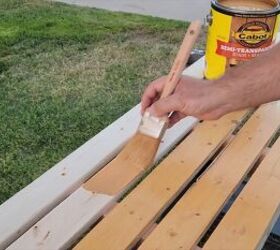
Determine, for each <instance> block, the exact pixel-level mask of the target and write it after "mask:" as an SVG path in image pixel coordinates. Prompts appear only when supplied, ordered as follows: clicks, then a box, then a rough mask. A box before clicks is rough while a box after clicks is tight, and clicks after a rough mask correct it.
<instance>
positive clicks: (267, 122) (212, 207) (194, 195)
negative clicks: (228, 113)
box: [139, 102, 280, 249]
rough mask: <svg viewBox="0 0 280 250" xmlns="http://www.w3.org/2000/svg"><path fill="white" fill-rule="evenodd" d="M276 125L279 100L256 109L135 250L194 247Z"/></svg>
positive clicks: (250, 165)
mask: <svg viewBox="0 0 280 250" xmlns="http://www.w3.org/2000/svg"><path fill="white" fill-rule="evenodd" d="M279 125H280V107H279V102H277V103H271V104H267V105H264V106H262V107H261V108H259V109H258V110H257V111H256V113H255V114H254V115H253V116H252V117H251V118H250V119H249V121H248V122H247V123H246V124H245V125H244V127H243V128H242V129H241V131H240V132H239V134H238V135H237V137H236V138H234V140H233V141H232V142H231V144H230V145H229V146H228V147H227V148H226V150H225V151H224V152H223V154H222V155H221V156H220V157H219V158H218V159H216V161H215V162H214V163H213V165H212V166H211V168H210V169H209V170H208V171H207V172H205V174H204V175H203V176H202V177H201V178H200V179H199V180H198V181H197V182H196V184H195V185H194V186H192V187H191V188H190V190H188V192H186V194H185V195H184V196H183V197H182V198H181V199H180V200H179V201H178V203H177V204H176V205H175V206H174V208H173V209H172V210H171V211H170V212H169V214H167V216H166V217H165V218H164V219H163V220H162V221H161V223H160V224H159V225H158V227H157V228H156V229H155V230H154V231H153V232H152V233H151V235H150V236H148V237H147V239H146V241H144V242H143V245H142V246H140V248H139V249H180V248H182V249H190V248H192V247H194V246H195V245H196V244H197V243H198V241H199V240H200V238H201V237H202V235H203V233H205V232H206V230H207V229H208V228H209V226H210V225H211V222H212V221H213V220H214V219H215V217H216V216H217V215H218V213H219V212H220V211H221V209H222V208H223V205H224V204H225V202H226V201H227V200H228V199H229V198H230V196H231V194H232V193H233V192H234V191H235V190H236V188H237V187H238V185H239V184H240V183H241V181H242V179H243V178H244V177H245V176H246V174H247V173H248V171H249V170H250V169H251V168H252V167H253V165H254V163H255V161H256V160H257V158H258V157H259V155H260V153H261V151H262V150H263V148H264V147H265V146H266V145H267V143H268V142H269V139H270V138H271V137H272V136H273V135H274V134H275V132H276V131H277V129H278V127H279Z"/></svg>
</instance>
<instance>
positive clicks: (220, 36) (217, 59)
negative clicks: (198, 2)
mask: <svg viewBox="0 0 280 250" xmlns="http://www.w3.org/2000/svg"><path fill="white" fill-rule="evenodd" d="M211 15H212V24H211V25H210V26H209V29H208V37H207V46H206V69H205V77H206V78H207V79H215V78H218V77H220V76H222V75H223V74H224V73H225V71H226V69H227V68H228V67H230V66H233V65H237V64H240V63H242V62H244V61H248V60H250V59H252V58H254V57H256V56H258V55H259V54H260V53H262V52H265V51H267V50H268V49H269V48H270V47H271V46H272V45H273V43H274V41H275V38H276V34H277V30H278V25H279V16H277V15H274V16H271V15H270V16H267V17H265V16H261V17H255V16H254V17H250V16H249V17H248V16H234V15H232V16H231V15H226V14H223V13H221V12H219V11H217V10H215V9H212V10H211Z"/></svg>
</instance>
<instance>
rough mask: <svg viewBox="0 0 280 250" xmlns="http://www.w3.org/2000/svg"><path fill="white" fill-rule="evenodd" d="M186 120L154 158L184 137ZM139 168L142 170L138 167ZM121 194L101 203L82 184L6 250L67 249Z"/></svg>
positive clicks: (173, 130) (167, 135) (157, 157)
mask: <svg viewBox="0 0 280 250" xmlns="http://www.w3.org/2000/svg"><path fill="white" fill-rule="evenodd" d="M189 122H190V120H189V119H187V120H185V121H182V123H183V124H182V123H181V124H180V125H179V124H178V126H176V127H174V129H172V130H169V131H168V132H167V134H166V136H165V137H164V140H163V143H162V144H161V145H160V148H159V152H158V154H157V156H156V159H155V160H156V161H158V160H159V159H161V158H162V157H163V156H164V155H165V154H166V153H167V152H168V151H169V149H170V148H172V147H173V145H175V144H177V143H178V141H179V140H180V139H181V138H182V137H183V136H184V134H185V131H183V130H182V129H180V128H183V127H185V128H188V129H189V128H191V127H190V124H189ZM193 124H195V123H193ZM139 171H140V172H141V170H139ZM131 184H132V183H131ZM129 187H130V186H127V187H126V189H127V188H129ZM126 189H125V190H126ZM125 190H122V191H125ZM96 195H97V196H96ZM100 195H104V194H100ZM120 195H121V193H118V194H116V195H113V196H111V195H106V197H107V200H106V201H105V202H104V203H103V202H102V204H100V199H99V196H98V194H97V193H94V192H92V191H88V190H86V189H84V188H83V186H82V187H80V188H79V189H78V190H77V191H76V192H74V193H72V194H71V195H70V196H69V197H68V198H66V199H65V200H64V201H63V202H61V203H60V204H59V205H58V206H57V207H56V208H54V209H53V210H52V211H51V212H50V213H49V214H47V215H46V216H45V217H44V218H42V219H41V220H40V221H38V222H37V223H36V224H35V225H33V226H32V227H31V228H30V229H29V230H28V231H27V232H26V233H25V234H23V235H22V236H21V237H20V238H19V239H18V240H16V241H15V242H14V243H13V244H12V245H10V247H8V249H22V248H21V246H25V247H26V249H46V250H48V249H57V248H67V247H69V246H71V244H72V243H73V242H74V241H75V240H76V239H77V238H79V237H80V235H81V234H83V233H84V232H85V231H86V230H87V229H88V228H89V227H90V225H92V224H93V223H94V222H95V221H96V220H97V219H98V218H100V216H101V215H102V214H103V213H104V211H105V210H106V209H108V208H109V207H111V206H112V205H114V204H115V201H116V200H117V199H118V198H119V197H120ZM89 196H90V197H89ZM84 197H89V198H88V201H90V202H89V203H87V206H85V204H84V202H82V201H83V200H84ZM58 218H63V220H58ZM63 221H67V222H68V223H63ZM60 222H62V224H60ZM38 228H40V234H38V233H37V234H34V231H38ZM36 229H37V230H36ZM62 229H63V230H62ZM48 232H51V234H50V236H49V237H44V236H45V235H47V233H48ZM61 232H63V234H61Z"/></svg>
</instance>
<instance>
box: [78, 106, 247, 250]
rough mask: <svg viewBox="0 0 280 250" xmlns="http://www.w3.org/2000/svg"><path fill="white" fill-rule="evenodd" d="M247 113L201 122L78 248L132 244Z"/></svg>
mask: <svg viewBox="0 0 280 250" xmlns="http://www.w3.org/2000/svg"><path fill="white" fill-rule="evenodd" d="M245 114H246V111H243V112H236V113H232V114H229V115H227V116H225V117H223V118H222V119H220V120H219V121H212V122H203V123H202V124H199V125H198V126H197V127H196V128H195V130H194V131H193V132H192V133H191V134H190V135H189V136H188V137H187V138H186V139H185V140H184V141H183V142H182V143H181V144H180V145H179V146H177V147H176V149H174V151H173V152H172V153H171V154H170V155H169V156H168V157H167V158H166V159H165V160H164V161H163V162H162V163H161V164H160V165H159V166H158V167H157V168H156V169H155V170H154V171H153V172H152V173H151V174H150V175H149V176H148V177H146V179H144V180H143V181H142V182H141V183H140V184H139V186H138V187H137V188H136V189H135V190H133V191H132V193H130V194H129V195H128V196H127V197H126V199H125V200H123V201H122V202H121V203H120V204H119V205H117V206H116V207H115V208H114V209H113V210H112V212H111V213H109V214H108V215H107V216H106V217H105V218H104V219H103V220H102V221H101V222H100V223H99V224H98V225H97V226H96V227H95V228H94V229H93V230H92V231H91V232H90V233H89V234H88V235H87V236H86V237H85V238H84V239H83V240H82V241H81V242H80V243H79V244H78V245H77V246H76V247H75V249H76V250H86V249H106V250H110V249H112V250H113V249H126V248H128V247H129V246H131V244H132V243H133V242H135V240H137V238H138V235H139V234H140V233H141V231H142V230H143V228H145V227H147V226H148V225H149V224H151V223H152V222H153V221H154V220H155V218H156V217H157V215H158V214H159V213H160V211H162V210H163V209H164V207H166V206H167V205H168V204H170V202H171V201H172V200H173V199H174V198H175V197H176V195H177V194H178V192H180V190H182V188H184V187H185V186H186V185H187V184H188V183H189V181H190V180H191V179H192V177H194V175H195V174H196V173H197V172H198V171H199V170H200V169H201V167H202V166H203V163H205V162H206V161H207V160H208V159H209V158H210V157H211V156H212V155H213V153H214V152H215V151H216V150H217V149H218V148H219V146H220V145H221V144H222V143H223V142H224V141H225V140H226V139H227V138H228V136H229V135H230V134H231V132H232V131H233V130H234V129H235V128H236V126H238V124H239V122H240V121H241V120H242V117H244V115H245ZM217 131H219V133H217ZM105 190H106V191H107V189H105ZM124 230H125V231H124Z"/></svg>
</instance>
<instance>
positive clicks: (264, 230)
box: [203, 140, 280, 250]
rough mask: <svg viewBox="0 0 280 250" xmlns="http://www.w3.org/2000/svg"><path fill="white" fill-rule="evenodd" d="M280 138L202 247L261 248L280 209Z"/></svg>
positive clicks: (209, 248)
mask: <svg viewBox="0 0 280 250" xmlns="http://www.w3.org/2000/svg"><path fill="white" fill-rule="evenodd" d="M279 187H280V140H278V141H277V142H276V144H275V145H274V146H273V148H272V149H271V151H270V152H269V153H268V155H267V156H266V157H265V159H264V161H263V162H262V163H261V165H260V166H259V167H258V169H257V170H256V172H255V173H254V175H253V176H252V177H251V179H250V180H249V183H248V184H247V186H245V188H244V190H243V191H242V192H241V194H240V195H239V197H238V198H237V200H236V201H235V202H234V203H233V205H232V207H231V208H230V210H229V211H228V213H227V214H226V215H225V217H224V218H223V220H222V221H221V223H220V224H219V225H218V227H217V228H216V230H215V231H214V233H213V234H212V236H211V237H210V239H209V240H208V241H207V242H206V244H205V246H204V247H203V249H205V250H212V249H221V250H222V249H224V250H243V249H248V250H249V249H261V248H262V247H263V244H264V242H265V240H266V239H267V237H268V236H269V233H270V232H271V230H272V227H273V225H274V223H275V221H276V219H277V218H278V216H279V212H280V192H279Z"/></svg>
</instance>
